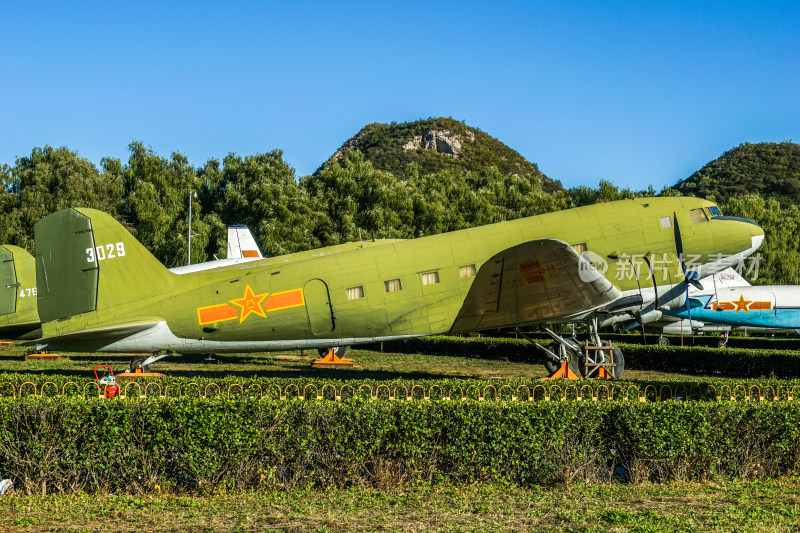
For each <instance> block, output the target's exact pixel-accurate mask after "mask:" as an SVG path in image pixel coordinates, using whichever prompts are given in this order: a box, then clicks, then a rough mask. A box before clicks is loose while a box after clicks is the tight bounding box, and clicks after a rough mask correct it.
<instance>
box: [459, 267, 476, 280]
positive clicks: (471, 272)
mask: <svg viewBox="0 0 800 533" xmlns="http://www.w3.org/2000/svg"><path fill="white" fill-rule="evenodd" d="M458 275H459V276H461V277H462V278H472V277H475V265H464V266H462V267H458Z"/></svg>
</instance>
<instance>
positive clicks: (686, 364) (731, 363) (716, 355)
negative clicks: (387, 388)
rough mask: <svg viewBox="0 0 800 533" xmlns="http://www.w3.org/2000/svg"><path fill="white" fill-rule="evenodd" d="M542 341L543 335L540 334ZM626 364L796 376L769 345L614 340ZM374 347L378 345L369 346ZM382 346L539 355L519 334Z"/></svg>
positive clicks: (514, 357)
mask: <svg viewBox="0 0 800 533" xmlns="http://www.w3.org/2000/svg"><path fill="white" fill-rule="evenodd" d="M541 341H542V342H543V343H545V344H546V342H547V341H544V340H543V339H541ZM618 346H619V347H620V348H621V349H622V351H623V354H624V356H625V368H626V369H629V370H659V371H664V372H693V373H713V374H723V375H726V376H735V377H759V376H775V377H779V378H790V377H797V376H800V352H796V351H787V350H772V349H745V348H727V349H724V350H723V349H719V348H709V347H699V346H683V347H681V346H658V345H646V346H642V345H639V344H622V343H620V344H618ZM373 348H377V349H379V348H380V346H376V347H375V346H373ZM383 351H385V352H397V353H421V354H431V355H450V356H458V357H475V358H481V359H504V360H508V361H519V362H530V363H539V362H543V361H544V359H543V356H542V354H541V353H540V352H539V350H537V349H536V348H535V347H534V346H532V345H531V344H530V343H529V342H528V341H526V340H524V339H505V338H493V337H416V338H411V339H405V340H401V341H392V342H385V343H383Z"/></svg>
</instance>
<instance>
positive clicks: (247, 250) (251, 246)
mask: <svg viewBox="0 0 800 533" xmlns="http://www.w3.org/2000/svg"><path fill="white" fill-rule="evenodd" d="M248 257H252V258H262V257H264V256H263V255H261V250H259V249H258V244H256V240H255V239H254V238H253V234H252V233H250V229H249V228H248V227H247V226H242V225H239V226H228V259H242V258H248Z"/></svg>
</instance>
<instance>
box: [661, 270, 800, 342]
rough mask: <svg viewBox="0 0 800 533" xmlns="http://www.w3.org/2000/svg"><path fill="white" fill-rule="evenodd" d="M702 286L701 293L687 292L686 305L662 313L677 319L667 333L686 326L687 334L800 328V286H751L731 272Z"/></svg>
mask: <svg viewBox="0 0 800 533" xmlns="http://www.w3.org/2000/svg"><path fill="white" fill-rule="evenodd" d="M718 277H721V278H722V279H721V280H720V279H717V278H718ZM726 281H728V282H727V283H726ZM731 282H732V283H731ZM701 284H702V285H703V290H698V291H696V292H695V293H691V292H690V294H689V298H688V301H687V305H684V306H683V307H680V308H676V309H671V310H665V311H664V315H665V316H664V317H663V318H665V319H666V318H667V317H669V316H671V317H674V318H676V319H679V320H680V322H679V323H677V322H676V323H673V324H669V325H667V326H666V327H665V331H666V332H667V333H672V332H673V331H672V330H673V329H675V328H676V327H680V328H683V327H684V326H688V327H687V328H686V332H687V333H688V332H691V331H692V330H694V331H727V330H730V329H731V328H733V327H739V328H747V329H748V330H759V331H760V330H762V329H768V330H776V329H783V330H787V329H791V330H798V329H800V286H797V285H761V286H751V285H750V284H749V283H747V281H745V280H744V278H742V277H741V276H739V275H738V274H736V273H735V272H734V271H732V270H728V271H724V272H721V273H719V274H716V275H715V276H710V277H709V278H706V279H704V280H702V281H701ZM687 307H688V308H687ZM688 322H691V323H688ZM690 328H691V329H690Z"/></svg>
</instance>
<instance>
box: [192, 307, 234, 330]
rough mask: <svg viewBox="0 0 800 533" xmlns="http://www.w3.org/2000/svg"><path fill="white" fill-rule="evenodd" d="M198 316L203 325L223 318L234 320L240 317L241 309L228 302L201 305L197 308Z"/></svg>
mask: <svg viewBox="0 0 800 533" xmlns="http://www.w3.org/2000/svg"><path fill="white" fill-rule="evenodd" d="M197 318H198V319H199V320H200V325H201V326H202V325H203V324H211V323H213V322H221V321H223V320H232V319H234V318H239V309H238V308H236V307H233V306H232V305H228V304H219V305H212V306H209V307H200V308H199V309H198V310H197Z"/></svg>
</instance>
